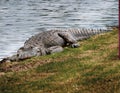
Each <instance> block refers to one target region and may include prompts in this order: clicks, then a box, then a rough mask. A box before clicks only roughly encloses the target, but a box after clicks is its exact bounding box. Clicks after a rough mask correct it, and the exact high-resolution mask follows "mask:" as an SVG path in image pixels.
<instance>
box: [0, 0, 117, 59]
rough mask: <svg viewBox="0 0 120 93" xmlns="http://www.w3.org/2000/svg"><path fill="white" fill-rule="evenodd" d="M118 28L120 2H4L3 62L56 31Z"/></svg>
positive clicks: (0, 27)
mask: <svg viewBox="0 0 120 93" xmlns="http://www.w3.org/2000/svg"><path fill="white" fill-rule="evenodd" d="M106 25H118V0H0V58H3V57H7V56H10V55H12V54H14V53H15V52H16V51H17V49H18V48H19V47H21V46H22V45H23V44H24V42H25V40H26V39H28V38H29V37H30V36H31V35H34V34H36V33H39V32H40V31H44V30H48V29H54V28H61V29H62V28H63V29H64V28H80V27H85V28H105V26H106Z"/></svg>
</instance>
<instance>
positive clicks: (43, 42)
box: [0, 28, 109, 63]
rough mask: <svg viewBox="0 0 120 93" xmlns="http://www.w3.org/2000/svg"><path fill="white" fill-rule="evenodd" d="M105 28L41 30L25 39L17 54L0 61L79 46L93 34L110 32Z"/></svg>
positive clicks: (25, 57) (40, 54)
mask: <svg viewBox="0 0 120 93" xmlns="http://www.w3.org/2000/svg"><path fill="white" fill-rule="evenodd" d="M108 31H109V30H107V29H106V30H105V29H99V30H97V29H85V28H82V29H68V30H56V29H54V30H49V31H44V32H40V33H38V34H36V35H34V36H32V37H30V38H29V39H28V40H26V41H25V43H24V46H23V47H21V48H19V49H18V51H17V52H16V54H15V55H13V56H10V57H7V58H3V60H2V61H1V62H0V63H2V62H11V61H19V60H24V59H28V58H31V57H33V56H42V55H47V54H52V53H56V52H61V51H63V48H64V47H66V46H71V47H72V48H76V47H79V46H80V45H79V43H78V41H81V40H84V39H88V38H90V37H91V36H93V35H96V34H100V33H104V32H108Z"/></svg>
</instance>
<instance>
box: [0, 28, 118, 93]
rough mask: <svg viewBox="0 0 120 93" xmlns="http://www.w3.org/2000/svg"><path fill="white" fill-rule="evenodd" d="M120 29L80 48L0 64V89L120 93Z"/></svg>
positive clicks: (3, 91)
mask: <svg viewBox="0 0 120 93" xmlns="http://www.w3.org/2000/svg"><path fill="white" fill-rule="evenodd" d="M117 37H118V30H117V29H114V30H113V31H112V32H109V33H105V34H101V35H96V36H94V37H92V38H90V39H88V40H84V41H82V42H80V44H81V47H80V48H75V49H72V48H65V50H64V51H63V52H61V53H56V54H52V55H47V56H42V57H34V58H31V59H28V60H25V61H21V62H13V63H4V64H1V65H0V71H1V74H0V93H120V60H118V57H117V51H118V50H117V47H118V39H117Z"/></svg>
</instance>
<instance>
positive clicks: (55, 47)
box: [46, 46, 63, 54]
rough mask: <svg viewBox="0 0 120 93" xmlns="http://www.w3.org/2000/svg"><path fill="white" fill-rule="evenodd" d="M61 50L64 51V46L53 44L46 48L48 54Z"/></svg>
mask: <svg viewBox="0 0 120 93" xmlns="http://www.w3.org/2000/svg"><path fill="white" fill-rule="evenodd" d="M61 51H63V48H62V47H61V46H52V47H50V48H47V49H46V53H47V54H52V53H57V52H61Z"/></svg>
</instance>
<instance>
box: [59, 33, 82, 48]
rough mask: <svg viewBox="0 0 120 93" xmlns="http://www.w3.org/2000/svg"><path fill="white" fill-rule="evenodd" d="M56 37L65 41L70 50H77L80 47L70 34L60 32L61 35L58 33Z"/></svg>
mask: <svg viewBox="0 0 120 93" xmlns="http://www.w3.org/2000/svg"><path fill="white" fill-rule="evenodd" d="M58 35H59V36H60V37H62V38H63V39H64V40H65V41H66V43H67V44H68V45H70V46H71V47H72V48H77V47H79V46H80V45H79V43H78V42H77V40H76V39H75V38H74V36H73V35H72V34H70V33H65V32H62V33H58Z"/></svg>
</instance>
